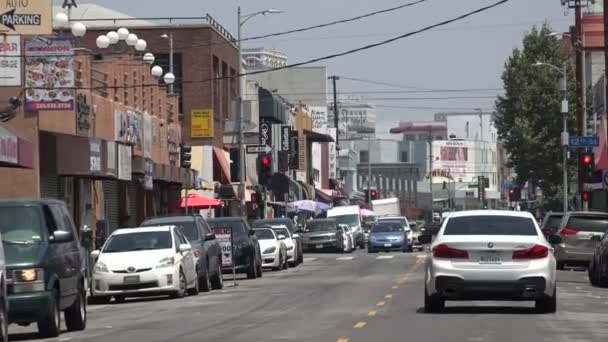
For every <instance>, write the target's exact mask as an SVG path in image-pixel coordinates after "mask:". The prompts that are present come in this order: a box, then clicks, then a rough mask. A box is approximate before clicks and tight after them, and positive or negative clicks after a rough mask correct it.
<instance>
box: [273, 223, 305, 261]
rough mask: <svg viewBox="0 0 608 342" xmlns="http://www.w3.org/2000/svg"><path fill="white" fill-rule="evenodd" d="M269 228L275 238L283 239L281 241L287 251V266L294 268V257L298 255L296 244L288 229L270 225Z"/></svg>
mask: <svg viewBox="0 0 608 342" xmlns="http://www.w3.org/2000/svg"><path fill="white" fill-rule="evenodd" d="M270 227H271V228H272V230H274V232H275V234H276V235H277V237H280V236H281V235H282V236H284V237H285V239H283V243H284V244H285V248H286V249H287V261H288V263H289V266H291V267H295V266H296V257H295V256H296V255H298V252H297V244H296V242H295V241H294V239H293V235H292V234H291V232H290V231H289V229H288V228H287V227H286V226H284V225H272V226H270Z"/></svg>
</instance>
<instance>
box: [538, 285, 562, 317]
mask: <svg viewBox="0 0 608 342" xmlns="http://www.w3.org/2000/svg"><path fill="white" fill-rule="evenodd" d="M555 311H557V285H556V286H555V288H554V289H553V295H552V296H550V297H545V298H543V299H539V300H537V301H536V312H539V313H555Z"/></svg>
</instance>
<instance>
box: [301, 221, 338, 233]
mask: <svg viewBox="0 0 608 342" xmlns="http://www.w3.org/2000/svg"><path fill="white" fill-rule="evenodd" d="M306 230H307V231H309V232H326V231H331V230H336V224H335V222H334V221H309V222H308V223H306Z"/></svg>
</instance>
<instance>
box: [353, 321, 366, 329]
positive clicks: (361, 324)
mask: <svg viewBox="0 0 608 342" xmlns="http://www.w3.org/2000/svg"><path fill="white" fill-rule="evenodd" d="M366 325H367V323H365V322H363V321H359V322H357V323H356V324H355V325H353V328H355V329H361V328H363V327H364V326H366Z"/></svg>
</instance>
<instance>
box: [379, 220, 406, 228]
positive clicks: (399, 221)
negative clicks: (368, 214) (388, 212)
mask: <svg viewBox="0 0 608 342" xmlns="http://www.w3.org/2000/svg"><path fill="white" fill-rule="evenodd" d="M378 223H394V224H398V225H400V226H401V228H403V227H405V226H406V224H407V223H406V222H405V220H404V219H379V220H378Z"/></svg>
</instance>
